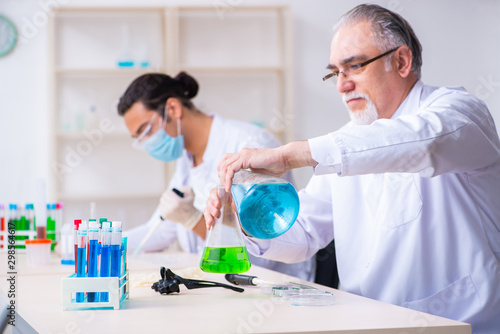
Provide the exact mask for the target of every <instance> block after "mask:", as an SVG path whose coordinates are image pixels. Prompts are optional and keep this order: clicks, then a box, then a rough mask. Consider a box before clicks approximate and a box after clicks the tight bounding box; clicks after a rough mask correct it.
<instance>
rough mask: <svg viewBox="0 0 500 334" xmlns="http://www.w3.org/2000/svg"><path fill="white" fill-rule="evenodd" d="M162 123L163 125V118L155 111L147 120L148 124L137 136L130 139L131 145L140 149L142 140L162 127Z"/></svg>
mask: <svg viewBox="0 0 500 334" xmlns="http://www.w3.org/2000/svg"><path fill="white" fill-rule="evenodd" d="M162 125H163V118H162V117H160V116H158V114H157V113H155V114H154V115H153V117H151V119H150V120H149V122H148V124H147V125H146V126H145V127H144V129H143V130H142V131H141V133H140V134H139V136H137V138H135V139H134V140H133V141H132V147H133V148H136V149H142V145H141V144H142V142H144V141H145V140H146V139H148V138H149V137H151V136H152V135H154V134H155V133H156V131H158V130H159V129H161V128H162Z"/></svg>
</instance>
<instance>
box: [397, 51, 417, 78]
mask: <svg viewBox="0 0 500 334" xmlns="http://www.w3.org/2000/svg"><path fill="white" fill-rule="evenodd" d="M394 58H395V59H396V66H397V71H398V73H399V75H400V76H401V77H402V78H406V77H408V75H410V73H411V65H412V63H413V52H411V50H410V48H409V47H407V46H406V45H403V46H402V47H400V48H399V49H398V50H396V53H395V55H394Z"/></svg>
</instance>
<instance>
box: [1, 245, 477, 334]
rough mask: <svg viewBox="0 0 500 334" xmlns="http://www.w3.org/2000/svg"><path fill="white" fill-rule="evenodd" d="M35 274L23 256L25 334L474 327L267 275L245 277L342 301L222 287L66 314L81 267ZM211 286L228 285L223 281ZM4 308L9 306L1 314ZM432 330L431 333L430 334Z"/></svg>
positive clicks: (145, 296) (174, 265) (187, 257)
mask: <svg viewBox="0 0 500 334" xmlns="http://www.w3.org/2000/svg"><path fill="white" fill-rule="evenodd" d="M52 260H53V262H52V263H51V265H50V266H47V267H28V266H27V265H26V264H25V258H24V255H22V254H18V255H17V264H18V270H17V273H18V274H17V277H16V280H17V286H16V310H17V312H18V314H17V316H16V325H17V329H18V330H21V332H22V333H29V330H30V329H31V330H35V331H36V332H38V333H54V334H59V333H181V334H182V333H216V334H220V333H349V334H352V333H353V332H355V333H374V334H377V333H422V332H423V333H426V334H433V333H443V334H445V333H449V334H452V333H453V334H462V333H463V334H467V333H470V332H471V328H470V325H468V324H464V323H461V322H457V321H453V320H449V319H445V318H441V317H436V316H433V315H429V314H426V313H422V312H416V311H413V310H409V309H406V308H402V307H398V306H394V305H390V304H386V303H382V302H379V301H375V300H371V299H368V298H364V297H360V296H356V295H353V294H350V293H346V292H342V291H338V290H335V289H331V288H327V287H324V286H321V285H317V284H313V283H310V282H305V281H301V280H298V279H295V278H292V277H290V276H286V275H283V274H280V273H277V272H274V271H270V270H267V269H264V268H259V267H256V266H254V267H252V268H251V269H250V271H249V272H248V273H246V274H249V275H255V276H258V277H259V278H261V279H264V280H269V281H275V282H284V281H294V282H299V283H304V284H308V285H312V286H315V287H317V288H320V289H323V290H328V291H330V292H332V293H333V294H334V295H335V297H336V302H335V304H334V305H331V306H292V305H291V304H290V303H289V302H288V301H285V300H283V299H282V298H280V297H275V296H271V295H264V294H261V290H260V288H258V287H244V288H245V292H243V293H237V292H234V291H231V290H228V289H223V288H207V289H196V290H188V289H187V288H185V287H184V286H183V285H181V287H180V289H181V292H180V294H171V295H160V294H159V293H157V292H155V291H153V290H152V289H151V288H150V287H138V288H132V287H131V289H130V299H129V300H128V301H124V302H123V303H122V305H121V309H120V310H85V311H62V308H61V278H62V277H66V276H69V275H70V274H71V273H72V271H73V270H74V267H71V266H62V265H59V264H58V261H57V259H56V258H53V259H52ZM0 261H1V263H0V270H1V271H0V290H1V291H0V293H1V296H0V297H2V300H3V301H4V302H5V301H6V300H7V292H6V291H7V290H8V282H7V280H6V276H7V274H6V273H7V267H6V263H7V258H6V254H0ZM198 263H199V257H198V256H196V255H191V254H152V255H149V256H144V255H142V256H141V257H139V258H135V259H130V257H129V270H130V273H131V275H134V274H136V275H137V274H138V273H141V272H158V279H159V278H160V277H159V268H160V265H163V266H165V267H169V268H170V269H172V270H173V271H174V273H175V271H176V269H180V268H186V267H193V266H197V265H198ZM204 279H206V280H213V281H219V282H223V283H227V282H226V281H225V279H224V276H223V275H219V274H208V275H207V276H206V277H205V278H204ZM3 307H4V306H3V305H2V308H3ZM424 329H425V331H423V330H424Z"/></svg>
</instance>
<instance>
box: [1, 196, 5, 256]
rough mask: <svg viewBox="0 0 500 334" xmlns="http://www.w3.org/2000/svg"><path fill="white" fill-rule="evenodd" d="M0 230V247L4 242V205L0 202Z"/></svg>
mask: <svg viewBox="0 0 500 334" xmlns="http://www.w3.org/2000/svg"><path fill="white" fill-rule="evenodd" d="M0 231H2V235H1V236H0V248H3V247H4V244H5V241H4V240H5V239H4V236H3V233H4V232H5V206H4V205H3V204H0Z"/></svg>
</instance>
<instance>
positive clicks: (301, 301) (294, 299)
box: [289, 292, 335, 306]
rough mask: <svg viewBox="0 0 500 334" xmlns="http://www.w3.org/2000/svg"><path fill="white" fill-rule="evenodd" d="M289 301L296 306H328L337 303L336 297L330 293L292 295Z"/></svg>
mask: <svg viewBox="0 0 500 334" xmlns="http://www.w3.org/2000/svg"><path fill="white" fill-rule="evenodd" d="M289 299H290V303H291V304H292V305H294V306H328V305H333V304H334V303H335V296H334V295H333V294H332V293H329V292H325V293H314V294H297V295H291V296H290V298H289Z"/></svg>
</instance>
